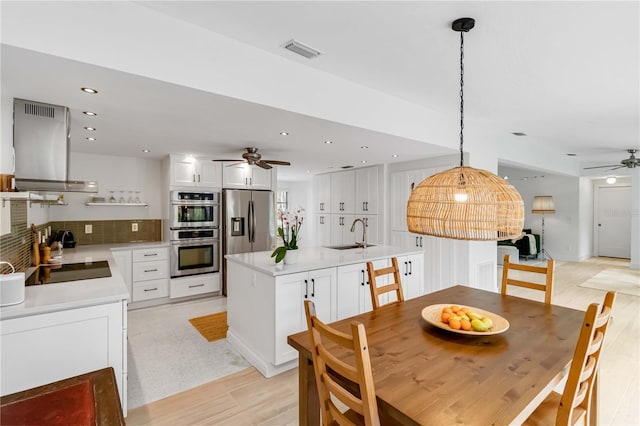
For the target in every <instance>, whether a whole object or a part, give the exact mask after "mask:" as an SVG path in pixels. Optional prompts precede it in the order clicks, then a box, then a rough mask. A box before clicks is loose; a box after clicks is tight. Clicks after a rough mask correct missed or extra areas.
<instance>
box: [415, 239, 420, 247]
mask: <svg viewBox="0 0 640 426" xmlns="http://www.w3.org/2000/svg"><path fill="white" fill-rule="evenodd" d="M418 238H420V237H416V247H420V246H419V245H418Z"/></svg>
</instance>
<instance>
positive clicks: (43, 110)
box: [24, 102, 55, 118]
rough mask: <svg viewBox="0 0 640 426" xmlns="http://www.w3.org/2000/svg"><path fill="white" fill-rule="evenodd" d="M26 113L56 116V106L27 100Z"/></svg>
mask: <svg viewBox="0 0 640 426" xmlns="http://www.w3.org/2000/svg"><path fill="white" fill-rule="evenodd" d="M24 113H25V114H26V115H36V116H38V117H46V118H55V108H54V107H53V106H51V105H44V104H37V103H31V102H25V103H24Z"/></svg>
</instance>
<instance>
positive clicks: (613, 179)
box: [607, 176, 617, 185]
mask: <svg viewBox="0 0 640 426" xmlns="http://www.w3.org/2000/svg"><path fill="white" fill-rule="evenodd" d="M616 180H617V179H616V177H615V176H610V177H608V178H607V183H608V184H609V185H613V184H614V183H616Z"/></svg>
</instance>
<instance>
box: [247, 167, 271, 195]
mask: <svg viewBox="0 0 640 426" xmlns="http://www.w3.org/2000/svg"><path fill="white" fill-rule="evenodd" d="M249 167H250V168H249V172H250V174H249V176H250V178H249V184H250V186H251V189H263V190H269V189H271V169H268V170H267V169H263V168H261V167H258V166H249Z"/></svg>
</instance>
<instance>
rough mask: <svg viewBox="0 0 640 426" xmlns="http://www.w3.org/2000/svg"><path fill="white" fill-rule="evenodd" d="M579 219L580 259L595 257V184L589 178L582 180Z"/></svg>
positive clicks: (580, 183) (580, 184)
mask: <svg viewBox="0 0 640 426" xmlns="http://www.w3.org/2000/svg"><path fill="white" fill-rule="evenodd" d="M578 186H579V195H578V197H579V208H578V213H579V215H580V216H579V218H578V237H579V241H578V259H580V261H583V260H586V259H588V258H590V257H592V256H593V253H594V251H593V210H594V205H593V199H594V197H593V184H592V182H591V179H589V178H580V182H579V185H578Z"/></svg>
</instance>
